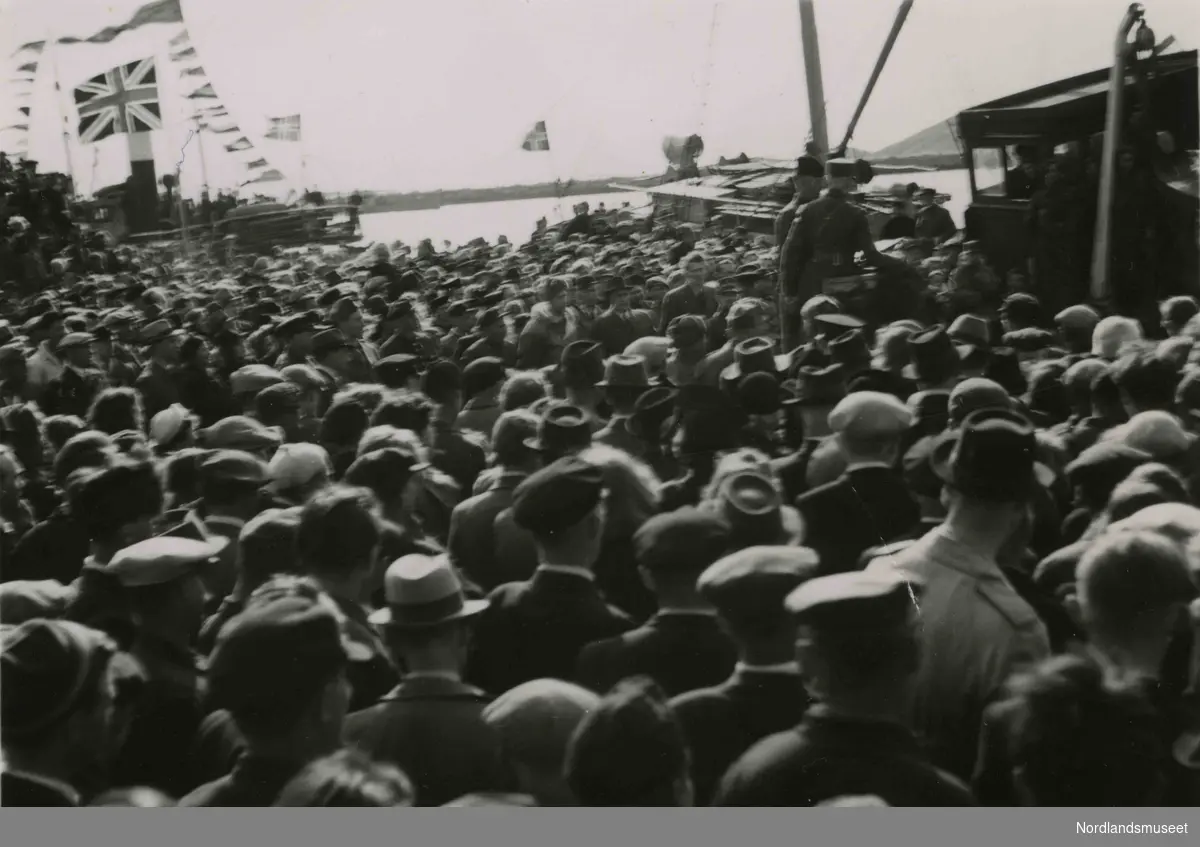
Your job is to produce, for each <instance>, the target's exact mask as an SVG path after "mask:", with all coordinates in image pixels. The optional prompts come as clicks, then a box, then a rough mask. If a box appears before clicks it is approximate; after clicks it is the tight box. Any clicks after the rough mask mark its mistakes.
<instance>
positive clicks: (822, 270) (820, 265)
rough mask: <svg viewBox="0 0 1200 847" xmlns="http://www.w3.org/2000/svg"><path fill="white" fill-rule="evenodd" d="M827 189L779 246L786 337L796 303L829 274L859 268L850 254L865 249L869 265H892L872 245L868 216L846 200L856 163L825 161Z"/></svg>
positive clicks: (854, 183)
mask: <svg viewBox="0 0 1200 847" xmlns="http://www.w3.org/2000/svg"><path fill="white" fill-rule="evenodd" d="M825 169H826V173H827V174H828V188H827V189H826V191H825V193H824V194H823V195H821V197H820V198H818V199H816V200H813V201H812V202H811V203H809V204H807V205H806V206H804V208H802V209H800V211H799V212H797V213H796V218H795V220H793V221H792V226H791V230H790V231H789V232H788V237H787V240H786V241H785V242H784V244H783V249H782V250H781V251H780V257H781V258H780V271H779V273H780V284H781V285H782V287H783V294H784V297H785V298H786V300H787V302H788V304H789V305H788V306H787V309H786V310H787V312H788V323H789V324H790V325H791V326H789V327H788V329H789V330H791V331H789V332H787V333H786V334H787V336H788V337H789V338H790V337H791V335H792V334H793V332H794V331H795V330H794V328H795V325H796V322H797V320H798V317H799V310H800V307H801V306H803V305H804V303H805V302H806V301H807V300H808V299H809V298H810V297H815V296H816V295H818V294H820V293H821V292H822V289H823V286H824V283H825V281H826V280H828V279H832V278H836V277H844V276H851V275H854V274H856V273H858V270H857V268H856V266H855V264H854V256H855V254H856V253H858V252H860V251H861V252H862V253H864V254H866V259H867V262H868V263H869V264H871V265H873V266H876V267H879V266H888V267H891V266H893V265H894V264H895V260H892V259H889V258H888V257H886V256H884V255H882V254H881V253H880V252H879V251H878V250H876V249H875V242H874V241H873V240H872V238H871V228H870V225H869V224H868V223H867V215H866V213H865V212H863V211H862V210H861V209H859V208H857V207H856V206H853V205H851V204H850V202H849V197H850V194H851V193H852V192H853V191H854V190H855V188H857V186H858V178H857V176H856V166H855V163H854V162H852V161H849V160H848V159H830V160H829V162H828V163H826V166H825Z"/></svg>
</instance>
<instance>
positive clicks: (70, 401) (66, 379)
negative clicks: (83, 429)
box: [42, 368, 101, 419]
mask: <svg viewBox="0 0 1200 847" xmlns="http://www.w3.org/2000/svg"><path fill="white" fill-rule="evenodd" d="M100 384H101V380H100V374H99V373H97V372H95V371H93V372H91V373H89V374H86V375H84V374H81V373H79V371H77V370H75V369H74V368H63V372H62V376H60V377H59V378H58V379H53V380H51V381H50V384H49V385H47V386H46V392H45V394H43V395H42V410H43V411H44V412H45V413H46V414H47V415H77V416H79V417H81V418H84V419H86V418H87V413H88V408H89V407H90V406H91V405H92V400H94V399H95V397H96V394H97V392H99V390H100Z"/></svg>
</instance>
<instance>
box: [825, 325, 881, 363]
mask: <svg viewBox="0 0 1200 847" xmlns="http://www.w3.org/2000/svg"><path fill="white" fill-rule="evenodd" d="M829 357H830V358H831V359H833V361H834V362H835V363H836V364H839V365H841V366H843V367H845V368H850V369H858V370H864V369H866V368H869V367H871V348H870V347H869V346H867V337H866V336H865V335H863V333H862V330H858V329H852V330H850V331H849V332H847V333H846V334H845V335H839V336H838V337H837V338H834V339H832V340H831V341H830V342H829Z"/></svg>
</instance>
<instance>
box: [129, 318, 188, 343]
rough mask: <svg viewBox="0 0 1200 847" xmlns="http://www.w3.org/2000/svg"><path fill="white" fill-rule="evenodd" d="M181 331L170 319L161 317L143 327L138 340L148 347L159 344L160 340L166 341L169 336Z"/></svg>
mask: <svg viewBox="0 0 1200 847" xmlns="http://www.w3.org/2000/svg"><path fill="white" fill-rule="evenodd" d="M179 334H180V332H179V330H177V329H176V328H175V327H173V326H171V323H170V321H167V320H164V319H161V318H160V319H159V320H155V321H151V322H150V323H148V324H146V325H145V326H144V327H142V329H141V331H140V332H139V333H138V340H139V341H141V343H142V344H143V345H145V346H147V347H149V346H151V345H153V344H157V343H158V342H160V341H166V340H167V339H168V338H172V337H175V336H177V335H179Z"/></svg>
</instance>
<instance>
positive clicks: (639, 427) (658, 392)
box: [628, 386, 678, 441]
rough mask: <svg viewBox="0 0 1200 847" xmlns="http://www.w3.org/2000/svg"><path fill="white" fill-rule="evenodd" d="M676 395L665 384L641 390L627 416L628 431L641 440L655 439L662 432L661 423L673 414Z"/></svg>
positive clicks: (673, 390)
mask: <svg viewBox="0 0 1200 847" xmlns="http://www.w3.org/2000/svg"><path fill="white" fill-rule="evenodd" d="M677 397H678V392H677V391H676V390H675V389H673V388H667V387H665V386H655V387H653V388H650V389H648V390H646V391H643V392H642V394H641V396H640V397H638V399H637V403H635V404H634V408H633V414H632V415H631V416H630V418H629V423H628V426H629V431H630V432H631V433H633V435H634V436H636V437H637V438H641V439H643V440H647V441H650V440H657V439H658V437H659V436H660V435H661V434H662V431H663V424H665V423H666V422H667V421H668V420H669V419H670V418H671V417H673V416H674V414H675V407H676V400H677Z"/></svg>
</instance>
